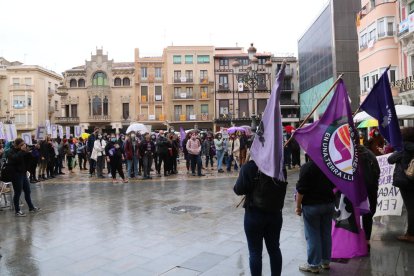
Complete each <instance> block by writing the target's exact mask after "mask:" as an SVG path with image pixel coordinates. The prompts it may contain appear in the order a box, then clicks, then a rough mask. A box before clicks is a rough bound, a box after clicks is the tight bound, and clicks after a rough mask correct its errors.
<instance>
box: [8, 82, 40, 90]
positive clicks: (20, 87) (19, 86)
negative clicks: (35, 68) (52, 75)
mask: <svg viewBox="0 0 414 276" xmlns="http://www.w3.org/2000/svg"><path fill="white" fill-rule="evenodd" d="M33 89H34V87H33V85H30V84H13V85H10V86H9V90H10V91H13V90H33Z"/></svg>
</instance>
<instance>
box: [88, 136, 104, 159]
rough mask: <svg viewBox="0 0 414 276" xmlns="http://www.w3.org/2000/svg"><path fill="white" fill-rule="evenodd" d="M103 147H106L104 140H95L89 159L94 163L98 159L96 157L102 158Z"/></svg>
mask: <svg viewBox="0 0 414 276" xmlns="http://www.w3.org/2000/svg"><path fill="white" fill-rule="evenodd" d="M105 147H106V141H105V140H104V139H102V140H99V139H96V140H95V142H94V144H93V150H92V154H91V158H92V159H93V160H95V161H96V160H97V159H98V156H104V155H105Z"/></svg>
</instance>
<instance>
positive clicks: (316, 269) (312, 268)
mask: <svg viewBox="0 0 414 276" xmlns="http://www.w3.org/2000/svg"><path fill="white" fill-rule="evenodd" d="M299 270H300V271H304V272H311V273H315V274H317V273H319V272H320V271H321V270H320V268H319V267H318V266H310V265H309V264H303V265H300V266H299Z"/></svg>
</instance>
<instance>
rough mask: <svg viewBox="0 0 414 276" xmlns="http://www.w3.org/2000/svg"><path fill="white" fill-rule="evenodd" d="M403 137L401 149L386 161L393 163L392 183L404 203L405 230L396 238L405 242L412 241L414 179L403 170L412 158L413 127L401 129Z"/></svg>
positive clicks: (413, 152)
mask: <svg viewBox="0 0 414 276" xmlns="http://www.w3.org/2000/svg"><path fill="white" fill-rule="evenodd" d="M401 135H402V138H403V142H404V143H403V145H404V148H403V151H399V152H394V153H393V154H391V156H390V157H388V163H390V164H395V169H394V176H393V183H392V185H394V186H395V187H398V188H400V192H401V196H402V199H403V202H404V205H405V207H406V209H407V231H406V232H405V234H404V235H401V236H398V237H397V239H398V240H400V241H405V242H414V180H410V179H409V178H408V177H407V176H406V174H405V172H404V171H405V170H406V169H407V168H408V165H409V163H410V161H411V159H412V158H414V127H406V128H403V129H402V130H401Z"/></svg>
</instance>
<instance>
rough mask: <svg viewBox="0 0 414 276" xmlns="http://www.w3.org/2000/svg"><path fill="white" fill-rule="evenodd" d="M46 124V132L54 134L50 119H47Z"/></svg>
mask: <svg viewBox="0 0 414 276" xmlns="http://www.w3.org/2000/svg"><path fill="white" fill-rule="evenodd" d="M45 125H46V133H47V134H52V128H51V127H50V121H49V120H46V121H45Z"/></svg>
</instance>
